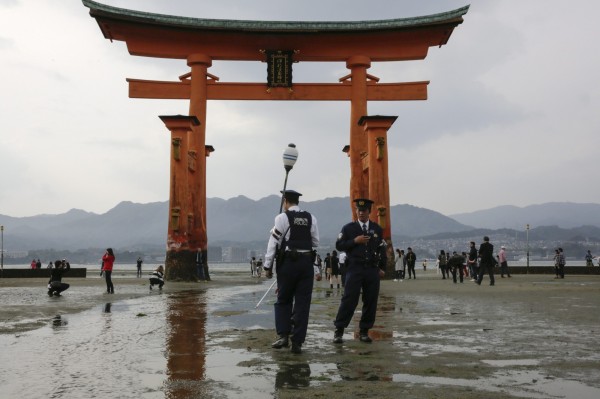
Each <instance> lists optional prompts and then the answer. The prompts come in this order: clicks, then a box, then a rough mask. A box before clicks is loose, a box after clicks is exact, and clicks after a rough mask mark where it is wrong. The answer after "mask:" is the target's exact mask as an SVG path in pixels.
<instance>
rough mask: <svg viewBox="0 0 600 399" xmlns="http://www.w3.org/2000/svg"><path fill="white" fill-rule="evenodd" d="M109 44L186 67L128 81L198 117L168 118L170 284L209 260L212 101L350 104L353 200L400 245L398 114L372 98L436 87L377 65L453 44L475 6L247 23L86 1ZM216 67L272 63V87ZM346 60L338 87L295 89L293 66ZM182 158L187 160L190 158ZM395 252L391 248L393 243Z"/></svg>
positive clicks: (402, 97)
mask: <svg viewBox="0 0 600 399" xmlns="http://www.w3.org/2000/svg"><path fill="white" fill-rule="evenodd" d="M82 1H83V4H84V5H85V6H86V7H88V8H89V9H90V15H91V16H92V17H93V18H95V19H96V21H97V23H98V25H99V27H100V29H101V31H102V33H103V34H104V37H105V38H107V39H110V40H111V41H112V40H119V41H123V42H125V43H126V44H127V48H128V50H129V53H130V54H132V55H139V56H147V57H157V58H175V59H182V60H186V61H187V65H188V66H189V67H190V69H191V72H189V73H186V74H184V75H182V76H180V77H179V81H173V82H164V81H150V80H140V79H127V81H128V82H129V96H130V97H131V98H156V99H189V100H190V107H189V115H190V117H189V118H185V117H181V116H171V117H169V116H162V117H161V119H163V121H164V122H165V124H166V126H167V128H168V129H169V130H170V131H171V134H172V146H173V147H172V151H171V190H170V191H171V194H170V197H169V210H170V215H169V230H168V239H167V260H166V266H167V278H170V279H174V278H181V279H185V280H193V279H195V272H194V264H195V262H196V260H197V256H198V252H201V253H202V257H203V259H206V250H207V231H206V156H208V154H209V153H210V151H211V150H212V148H211V147H210V146H206V144H205V137H206V104H207V101H208V100H315V101H350V103H351V109H350V145H349V147H347V152H348V156H349V158H350V168H351V178H350V179H351V180H350V199H351V200H352V199H353V198H358V197H368V198H370V199H372V200H373V201H375V206H374V207H373V210H372V215H371V216H372V217H373V218H374V219H375V220H378V221H379V223H380V224H381V225H382V226H383V227H384V235H385V237H384V238H385V239H386V240H387V241H388V243H389V244H391V226H390V215H389V212H388V210H389V207H390V204H389V202H390V201H389V191H388V171H387V138H386V134H387V130H388V129H389V127H390V126H391V125H392V123H393V122H394V121H395V119H396V117H391V116H368V114H367V103H368V101H406V100H426V99H427V85H428V84H429V81H422V82H409V83H379V79H378V78H377V77H375V76H372V75H370V74H368V73H367V69H369V68H370V66H371V63H372V62H378V61H405V60H419V59H424V58H425V57H426V56H427V52H428V50H429V47H432V46H440V47H441V46H442V45H444V44H446V43H447V42H448V39H449V38H450V35H451V34H452V32H453V30H454V28H455V27H456V26H457V25H459V24H461V23H462V22H463V16H464V15H465V14H466V13H467V11H468V9H469V6H465V7H462V8H459V9H456V10H453V11H448V12H444V13H440V14H434V15H428V16H419V17H413V18H400V19H389V20H377V21H350V22H347V21H344V22H311V21H241V20H221V19H199V18H188V17H180V16H170V15H162V14H153V13H146V12H140V11H134V10H126V9H122V8H116V7H111V6H107V5H103V4H100V3H97V2H94V1H91V0H82ZM213 60H231V61H261V62H265V61H266V62H267V64H268V77H267V82H266V83H236V82H219V78H218V77H216V76H215V75H212V74H210V73H209V72H208V68H210V67H211V66H212V62H213ZM304 61H313V62H316V61H321V62H323V61H328V62H332V61H337V62H345V63H346V67H347V68H348V69H349V70H350V74H348V75H346V76H344V77H342V78H340V79H339V82H338V83H293V82H292V78H291V71H292V69H291V68H292V63H295V62H304ZM181 154H183V157H182V155H181ZM388 248H389V249H390V250H391V245H389V246H388Z"/></svg>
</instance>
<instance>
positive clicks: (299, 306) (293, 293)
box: [275, 255, 315, 344]
mask: <svg viewBox="0 0 600 399" xmlns="http://www.w3.org/2000/svg"><path fill="white" fill-rule="evenodd" d="M289 258H290V255H286V259H285V260H284V262H283V266H281V267H280V268H279V270H278V271H277V290H278V291H277V302H275V329H276V330H277V334H278V335H290V339H291V340H292V342H295V343H297V344H303V343H304V339H305V338H306V330H307V328H308V315H309V313H310V300H311V297H312V289H313V279H314V276H315V274H314V269H313V265H312V261H311V258H310V256H307V255H299V256H298V259H297V260H295V261H293V260H291V259H289Z"/></svg>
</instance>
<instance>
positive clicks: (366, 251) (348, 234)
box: [333, 198, 387, 344]
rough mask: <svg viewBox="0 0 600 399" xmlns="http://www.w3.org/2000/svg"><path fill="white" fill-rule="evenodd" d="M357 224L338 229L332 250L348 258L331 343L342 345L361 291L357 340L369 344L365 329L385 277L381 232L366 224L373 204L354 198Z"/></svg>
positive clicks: (370, 320)
mask: <svg viewBox="0 0 600 399" xmlns="http://www.w3.org/2000/svg"><path fill="white" fill-rule="evenodd" d="M354 204H355V206H356V215H357V217H358V221H356V222H351V223H348V224H346V225H345V226H344V227H342V231H341V233H340V234H339V236H338V239H337V241H336V243H335V247H336V249H337V250H339V251H345V252H346V254H347V255H348V256H347V258H346V263H347V264H348V270H347V271H346V288H345V289H344V295H343V296H342V300H341V303H340V307H339V309H338V312H337V316H336V318H335V321H334V325H335V333H334V337H333V342H334V343H336V344H340V343H343V342H344V340H343V335H344V329H345V328H346V327H348V325H349V324H350V321H351V320H352V317H353V316H354V311H355V310H356V306H357V305H358V299H359V297H360V295H361V291H362V303H363V306H362V312H361V316H360V322H359V325H358V327H359V340H360V341H361V342H365V343H370V342H372V339H371V337H369V329H371V328H372V327H373V324H374V323H375V315H376V312H377V300H378V296H379V286H380V280H381V278H382V277H383V276H385V267H386V262H387V255H386V249H385V247H386V243H385V241H384V240H383V229H382V228H381V226H379V225H378V224H377V223H375V222H373V221H371V220H369V214H370V213H371V206H372V204H373V201H371V200H369V199H363V198H358V199H355V200H354Z"/></svg>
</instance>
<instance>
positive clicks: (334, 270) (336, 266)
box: [329, 250, 340, 289]
mask: <svg viewBox="0 0 600 399" xmlns="http://www.w3.org/2000/svg"><path fill="white" fill-rule="evenodd" d="M329 262H330V264H331V273H330V274H329V288H331V289H333V280H335V282H336V284H337V288H338V289H339V288H340V280H339V278H338V276H339V274H340V259H339V258H338V256H337V251H335V250H334V251H333V252H332V253H331V257H330V261H329Z"/></svg>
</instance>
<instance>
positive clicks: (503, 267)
mask: <svg viewBox="0 0 600 399" xmlns="http://www.w3.org/2000/svg"><path fill="white" fill-rule="evenodd" d="M498 263H500V277H502V278H504V275H505V274H506V277H511V275H510V271H509V270H508V261H507V260H506V247H505V246H504V245H502V246H501V247H500V252H498Z"/></svg>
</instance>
